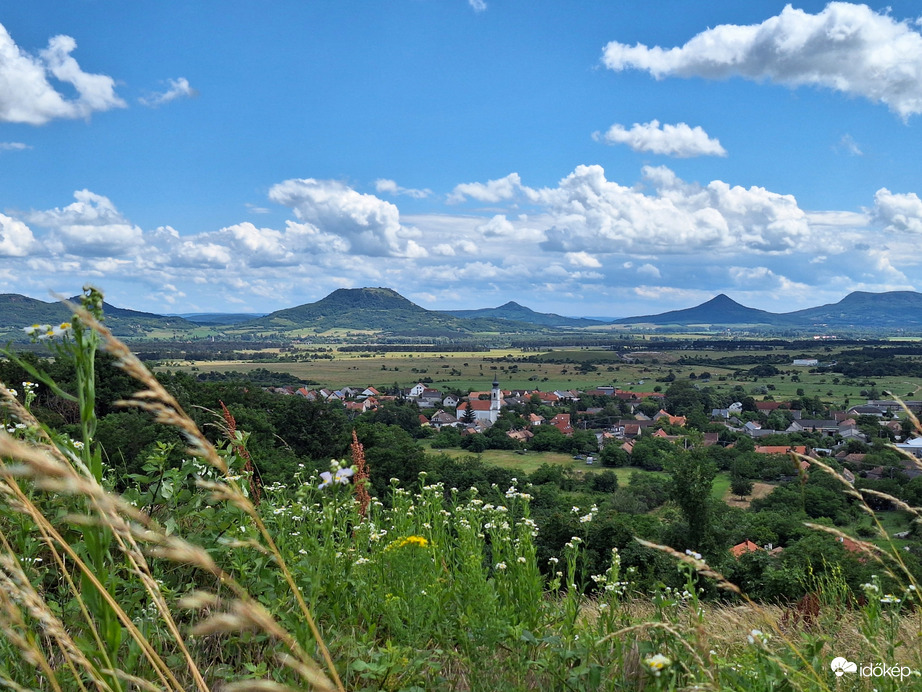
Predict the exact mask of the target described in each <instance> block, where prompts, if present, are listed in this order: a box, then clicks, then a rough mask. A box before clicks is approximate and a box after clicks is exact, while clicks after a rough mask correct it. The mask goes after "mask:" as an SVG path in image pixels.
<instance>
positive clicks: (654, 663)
mask: <svg viewBox="0 0 922 692" xmlns="http://www.w3.org/2000/svg"><path fill="white" fill-rule="evenodd" d="M643 663H644V665H645V666H646V667H647V668H648V669H649V670H650V672H651V673H653V674H654V675H659V674H660V673H662V672H663V670H665V669H666V668H668V667H669V666H670V665H672V661H671V660H670V659H669V658H668V657H666V656H663V654H654V655H653V656H647V657H646V658H645V659H644V660H643Z"/></svg>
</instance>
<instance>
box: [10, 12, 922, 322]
mask: <svg viewBox="0 0 922 692" xmlns="http://www.w3.org/2000/svg"><path fill="white" fill-rule="evenodd" d="M5 5H6V6H5V7H3V8H2V9H0V292H5V293H21V294H25V295H29V296H32V297H35V298H39V299H43V300H51V297H50V296H51V293H50V292H54V293H58V294H61V295H73V294H74V293H76V292H78V291H79V289H80V287H81V286H83V285H84V284H87V283H89V284H92V285H95V286H97V287H99V288H101V289H102V290H103V291H104V292H105V294H106V298H107V300H108V301H109V302H111V303H113V304H115V305H118V306H119V307H127V308H133V309H137V310H145V311H150V312H158V313H193V312H259V313H265V312H270V311H272V310H276V309H281V308H285V307H292V306H295V305H300V304H303V303H308V302H313V301H316V300H319V299H321V298H323V297H324V296H326V295H328V294H329V293H330V292H332V291H333V290H335V289H337V288H358V287H363V286H385V287H389V288H393V289H394V290H396V291H398V292H399V293H401V294H402V295H403V296H405V297H407V298H408V299H410V300H412V301H414V302H415V303H417V304H419V305H421V306H423V307H425V308H429V309H463V308H482V307H494V306H498V305H501V304H503V303H505V302H507V301H510V300H514V301H516V302H519V303H521V304H523V305H526V306H528V307H530V308H532V309H533V310H537V311H539V312H555V313H558V314H563V315H571V316H596V317H613V318H614V317H625V316H633V315H644V314H653V313H659V312H663V311H666V310H672V309H680V308H686V307H692V306H694V305H697V304H699V303H702V302H704V301H706V300H708V299H710V298H712V297H713V296H715V295H717V294H719V293H725V294H727V295H729V296H730V297H731V298H733V299H734V300H737V301H738V302H740V303H743V304H744V305H747V306H750V307H755V308H760V309H765V310H770V311H773V312H787V311H790V310H797V309H801V308H804V307H811V306H815V305H821V304H826V303H834V302H837V301H838V300H841V299H842V298H843V297H844V296H845V295H847V294H848V293H850V292H852V291H856V290H861V291H872V292H883V291H893V290H915V291H922V253H920V252H919V241H920V239H922V198H920V195H922V163H920V162H922V6H920V4H919V3H918V2H917V1H915V0H889V1H888V2H887V3H886V4H883V3H870V4H866V5H865V4H854V3H848V2H831V3H825V2H812V1H807V0H804V1H802V2H799V3H795V4H790V5H788V4H785V3H784V2H774V1H769V0H746V2H739V0H709V2H707V3H703V2H688V1H687V0H645V1H644V2H639V1H637V0H634V1H633V2H612V1H610V0H580V2H563V1H561V0H388V1H386V2H385V1H384V0H364V1H361V2H360V1H358V0H339V1H337V2H322V1H320V0H273V2H271V3H266V2H257V1H256V0H220V1H219V0H200V1H198V2H170V3H161V2H155V1H154V0H137V1H136V2H124V0H69V1H68V2H66V3H64V2H60V0H30V1H29V2H28V3H5Z"/></svg>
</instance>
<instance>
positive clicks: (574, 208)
mask: <svg viewBox="0 0 922 692" xmlns="http://www.w3.org/2000/svg"><path fill="white" fill-rule="evenodd" d="M644 175H645V178H646V179H647V181H648V183H651V184H652V185H653V186H654V187H655V191H654V194H644V193H643V192H641V191H639V190H637V189H634V188H629V187H625V186H622V185H619V184H618V183H615V182H612V181H609V180H607V179H606V178H605V171H604V170H603V169H602V167H601V166H578V167H577V168H576V169H575V170H574V171H573V173H571V174H570V175H568V176H567V177H566V178H564V179H563V180H562V181H561V182H560V185H559V186H558V188H556V189H554V190H550V191H546V190H543V191H542V194H543V196H544V197H546V198H547V199H548V200H549V209H548V211H549V216H550V217H551V218H552V220H553V222H552V225H551V227H550V228H549V229H548V230H547V236H548V240H547V241H546V242H545V243H544V245H543V247H544V248H545V249H547V250H555V251H561V252H578V251H581V250H583V251H587V252H591V253H598V252H608V253H611V252H621V253H627V252H638V251H640V252H646V253H654V252H656V253H685V252H691V251H696V250H704V249H706V250H709V251H728V250H741V249H743V248H745V249H746V250H748V251H753V252H786V251H790V250H792V249H794V248H795V247H797V246H798V244H799V243H801V242H802V241H803V240H804V239H805V238H807V237H808V236H809V226H808V224H807V220H806V215H805V214H804V212H803V211H802V210H801V209H800V208H799V207H798V206H797V202H796V200H795V199H794V198H793V197H792V196H790V195H780V194H777V193H774V192H770V191H768V190H766V189H764V188H760V187H751V188H748V189H747V188H742V187H739V186H731V185H729V184H727V183H724V182H722V181H719V180H718V181H713V182H711V183H710V184H708V185H707V186H704V187H702V186H699V185H697V184H690V183H685V182H684V181H682V180H680V179H679V178H677V177H676V176H675V174H674V173H673V172H672V171H670V170H669V169H668V168H665V167H656V168H653V167H646V168H644Z"/></svg>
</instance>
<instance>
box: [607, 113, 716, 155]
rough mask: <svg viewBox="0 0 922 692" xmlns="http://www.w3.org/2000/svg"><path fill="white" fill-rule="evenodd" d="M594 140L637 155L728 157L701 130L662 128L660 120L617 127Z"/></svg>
mask: <svg viewBox="0 0 922 692" xmlns="http://www.w3.org/2000/svg"><path fill="white" fill-rule="evenodd" d="M593 137H594V138H595V139H596V140H598V141H603V142H606V143H608V144H627V145H628V146H629V147H630V148H631V149H633V150H634V151H648V152H650V153H652V154H659V155H662V156H674V157H676V158H680V159H685V158H691V157H693V156H726V155H727V151H726V149H724V148H723V147H722V146H721V145H720V141H719V140H717V139H713V138H711V137H709V136H708V133H707V132H705V131H704V129H702V128H701V127H700V126H696V127H691V126H689V125H687V124H686V123H677V124H675V125H669V124H666V125H662V126H660V123H659V121H658V120H651V121H650V122H648V123H643V124H640V123H634V125H633V126H632V127H631V129H627V128H625V127H624V126H623V125H619V124H617V123H615V124H614V125H612V126H611V127H610V128H609V129H608V132H606V133H605V134H602V133H599V132H596V133H594V134H593Z"/></svg>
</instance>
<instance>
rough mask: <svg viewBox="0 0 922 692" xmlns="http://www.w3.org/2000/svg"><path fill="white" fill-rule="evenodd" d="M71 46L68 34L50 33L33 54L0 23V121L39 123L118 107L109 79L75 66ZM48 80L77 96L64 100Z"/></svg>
mask: <svg viewBox="0 0 922 692" xmlns="http://www.w3.org/2000/svg"><path fill="white" fill-rule="evenodd" d="M76 47H77V43H76V41H74V39H73V38H71V37H70V36H55V37H53V38H52V39H51V40H50V41H49V42H48V47H47V48H46V49H44V50H43V51H41V53H40V54H39V55H38V56H33V55H30V54H29V53H27V52H25V51H23V50H22V49H20V48H19V46H17V45H16V42H15V41H13V38H12V37H11V36H10V34H9V32H8V31H7V30H6V27H4V26H2V25H0V121H4V122H11V123H27V124H30V125H43V124H45V123H47V122H48V121H50V120H54V119H56V118H85V117H88V116H89V115H90V114H91V113H93V112H94V111H105V110H109V109H110V108H122V107H124V106H125V102H124V101H123V100H122V99H121V98H119V97H118V95H116V93H115V81H114V80H113V79H112V78H111V77H109V76H107V75H102V74H90V73H87V72H84V71H83V70H82V69H80V66H79V65H78V64H77V61H76V60H75V59H74V58H73V57H72V56H71V53H72V52H73V51H74V50H75V49H76ZM49 78H53V79H55V80H57V81H59V82H63V83H66V84H69V85H71V86H72V87H73V88H74V89H75V90H76V92H77V97H76V98H71V99H69V98H65V97H64V96H63V95H62V94H61V93H59V92H58V91H57V90H56V89H55V88H54V87H53V86H52V85H51V82H50V81H49Z"/></svg>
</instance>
